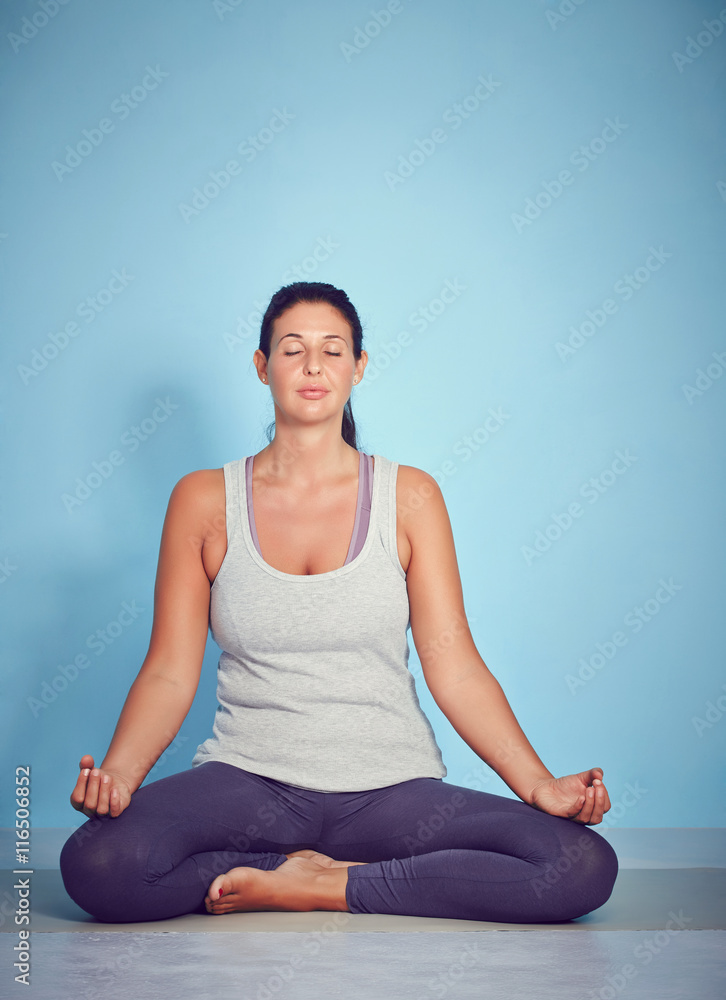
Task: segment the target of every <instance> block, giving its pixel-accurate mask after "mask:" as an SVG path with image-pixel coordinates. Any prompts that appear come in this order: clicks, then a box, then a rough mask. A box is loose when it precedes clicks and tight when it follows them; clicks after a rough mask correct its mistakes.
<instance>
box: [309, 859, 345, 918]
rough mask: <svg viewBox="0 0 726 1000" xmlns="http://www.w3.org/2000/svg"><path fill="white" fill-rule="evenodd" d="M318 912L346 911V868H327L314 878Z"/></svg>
mask: <svg viewBox="0 0 726 1000" xmlns="http://www.w3.org/2000/svg"><path fill="white" fill-rule="evenodd" d="M315 883H316V889H317V897H318V900H317V905H316V909H318V910H345V911H347V910H348V903H347V900H346V898H345V888H346V885H347V884H348V869H347V868H329V869H327V870H326V871H322V872H320V874H318V875H316V876H315Z"/></svg>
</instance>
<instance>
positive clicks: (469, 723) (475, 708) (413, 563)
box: [398, 466, 609, 822]
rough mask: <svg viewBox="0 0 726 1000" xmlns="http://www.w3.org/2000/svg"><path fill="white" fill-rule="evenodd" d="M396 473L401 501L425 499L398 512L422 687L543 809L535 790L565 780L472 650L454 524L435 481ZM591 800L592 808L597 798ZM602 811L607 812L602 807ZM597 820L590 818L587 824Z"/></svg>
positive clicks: (409, 471)
mask: <svg viewBox="0 0 726 1000" xmlns="http://www.w3.org/2000/svg"><path fill="white" fill-rule="evenodd" d="M401 473H403V475H402V483H401V487H399V490H400V494H399V495H404V491H405V495H410V493H409V491H410V490H411V489H413V490H414V491H415V492H416V493H417V494H418V496H419V497H421V499H422V503H420V504H415V505H411V504H409V505H399V508H398V513H399V516H402V517H403V524H404V526H405V529H406V533H407V536H408V539H409V542H410V545H411V558H410V562H409V566H408V572H407V576H406V583H407V587H408V596H409V603H410V616H411V633H412V635H413V639H414V643H415V645H416V651H417V652H418V655H419V659H420V660H421V666H422V667H423V673H424V678H425V680H426V684H427V685H428V688H429V690H430V691H431V694H432V696H433V698H434V701H435V702H436V704H437V705H438V706H439V708H440V709H441V711H442V712H443V713H444V715H445V716H446V717H447V719H448V720H449V722H450V723H451V725H452V726H453V727H454V729H455V730H456V732H457V733H458V734H459V735H460V736H461V738H462V739H463V740H464V741H465V742H466V743H467V744H468V745H469V746H470V747H471V749H472V750H473V751H474V752H475V753H476V754H477V755H478V756H479V757H481V759H482V760H484V761H485V762H486V763H487V764H488V765H489V766H490V767H491V768H493V770H495V771H496V772H497V774H499V776H500V777H501V778H502V780H503V781H504V782H506V784H507V785H508V786H509V787H510V788H511V789H512V791H513V792H514V793H515V794H516V795H518V796H519V797H520V798H521V799H522V800H523V801H525V802H527V803H528V804H530V805H537V807H538V808H541V807H540V806H539V804H538V803H537V802H536V801H535V798H536V790H537V789H538V787H541V786H543V785H545V784H547V785H549V783H551V782H554V781H556V780H561V781H563V780H564V779H555V778H554V776H553V775H552V773H551V772H550V771H548V769H547V768H546V767H545V765H544V764H543V763H542V761H541V760H540V758H539V757H538V756H537V754H536V753H535V751H534V748H533V747H532V745H531V744H530V742H529V740H528V739H527V737H526V736H525V734H524V732H523V731H522V728H521V726H520V725H519V723H518V722H517V719H516V717H515V715H514V712H513V711H512V709H511V707H510V705H509V702H508V701H507V698H506V696H505V694H504V691H503V690H502V687H501V685H500V684H499V682H498V681H497V679H496V677H494V675H493V674H492V673H491V671H490V670H489V668H488V667H487V665H486V664H485V663H484V660H483V659H482V658H481V656H480V655H479V652H478V651H477V648H476V646H475V644H474V640H473V638H472V635H471V631H470V629H469V624H468V622H467V619H466V614H465V611H464V601H463V595H462V588H461V579H460V576H459V567H458V563H457V559H456V551H455V547H454V538H453V534H452V531H451V524H450V521H449V516H448V512H447V510H446V505H445V503H444V498H443V495H442V493H441V490H440V488H439V486H438V484H437V482H436V480H435V479H433V477H432V476H429V475H428V473H426V472H423V471H422V470H420V469H414V468H412V467H411V466H401V467H400V468H399V476H401ZM413 507H415V508H416V509H413ZM596 780H597V779H596ZM573 787H574V784H573ZM601 787H602V791H603V793H605V789H604V786H601ZM537 794H539V793H537ZM605 796H606V793H605ZM584 798H585V796H584V795H583V799H584ZM592 798H593V802H594V798H595V794H594V793H593V794H592ZM601 798H602V796H601ZM603 804H604V805H607V807H609V802H605V801H604V799H603ZM548 811H549V810H548ZM601 818H602V814H600V815H599V816H597V818H596V814H595V812H594V811H593V810H591V814H589V815H588V816H587V818H586V820H587V821H588V822H589V821H590V820H591V819H592V821H593V822H599V821H600V819H601Z"/></svg>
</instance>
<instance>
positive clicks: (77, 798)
mask: <svg viewBox="0 0 726 1000" xmlns="http://www.w3.org/2000/svg"><path fill="white" fill-rule="evenodd" d="M90 773H91V772H90V770H89V769H88V768H86V769H85V770H83V771H81V773H80V774H79V775H78V781H77V782H76V784H75V788H74V789H73V791H72V792H71V805H72V806H73V808H74V809H78V811H79V812H80V811H82V809H83V801H84V799H85V797H86V784H87V782H88V775H89V774H90Z"/></svg>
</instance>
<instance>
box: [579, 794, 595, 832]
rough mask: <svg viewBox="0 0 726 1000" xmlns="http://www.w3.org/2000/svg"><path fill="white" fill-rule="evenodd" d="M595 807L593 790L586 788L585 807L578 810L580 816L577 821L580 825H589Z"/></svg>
mask: <svg viewBox="0 0 726 1000" xmlns="http://www.w3.org/2000/svg"><path fill="white" fill-rule="evenodd" d="M594 806H595V789H594V788H586V789H585V805H584V806H583V807H582V809H581V810H580V815H579V816H578V819H579V820H580V822H581V823H589V822H590V817H591V816H592V810H593V808H594Z"/></svg>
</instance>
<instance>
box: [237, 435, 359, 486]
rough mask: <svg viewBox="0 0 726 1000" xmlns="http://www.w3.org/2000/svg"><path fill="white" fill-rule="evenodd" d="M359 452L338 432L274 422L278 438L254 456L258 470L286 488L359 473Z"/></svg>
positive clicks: (324, 481) (310, 484)
mask: <svg viewBox="0 0 726 1000" xmlns="http://www.w3.org/2000/svg"><path fill="white" fill-rule="evenodd" d="M359 457H360V456H359V454H358V452H357V451H356V450H355V448H351V446H350V445H349V444H346V442H345V441H344V440H343V437H342V435H341V433H340V427H338V428H337V430H336V433H331V431H329V430H327V429H324V428H322V427H319V426H318V427H297V428H294V429H293V428H291V427H288V426H285V425H282V426H281V425H280V424H279V422H278V423H276V425H275V437H274V438H273V440H272V441H271V442H270V444H269V445H268V446H267V447H266V448H263V449H262V451H260V452H259V453H258V454H257V455H256V456H255V472H256V473H257V474H259V475H262V476H263V477H264V478H265V479H267V480H269V481H274V482H275V483H277V484H279V485H284V486H286V487H292V488H295V487H300V488H301V489H309V488H315V487H316V486H319V485H321V484H323V483H330V482H331V481H334V480H339V479H340V478H341V476H348V475H352V476H357V474H358V462H359Z"/></svg>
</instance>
